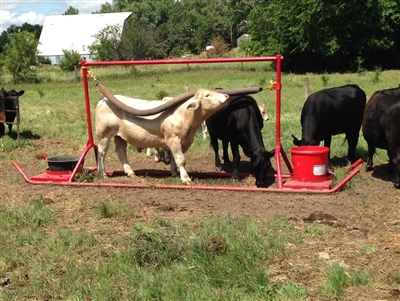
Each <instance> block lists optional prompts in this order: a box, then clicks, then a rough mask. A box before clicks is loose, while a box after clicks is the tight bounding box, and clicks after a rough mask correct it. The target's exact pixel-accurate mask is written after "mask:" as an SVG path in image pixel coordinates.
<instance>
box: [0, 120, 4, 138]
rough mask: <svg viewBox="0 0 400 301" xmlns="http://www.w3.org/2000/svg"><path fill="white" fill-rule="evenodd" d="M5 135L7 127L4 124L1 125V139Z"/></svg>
mask: <svg viewBox="0 0 400 301" xmlns="http://www.w3.org/2000/svg"><path fill="white" fill-rule="evenodd" d="M4 134H5V126H4V124H3V123H0V137H3V136H4Z"/></svg>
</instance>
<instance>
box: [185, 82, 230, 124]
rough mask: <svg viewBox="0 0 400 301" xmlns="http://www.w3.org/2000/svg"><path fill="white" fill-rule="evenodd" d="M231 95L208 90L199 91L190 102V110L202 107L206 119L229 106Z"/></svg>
mask: <svg viewBox="0 0 400 301" xmlns="http://www.w3.org/2000/svg"><path fill="white" fill-rule="evenodd" d="M228 99H229V95H228V94H222V93H219V92H216V91H212V90H207V89H198V90H197V92H196V94H195V95H194V96H193V97H192V98H191V99H190V100H189V104H188V108H189V107H190V108H194V109H197V108H198V107H201V109H202V112H203V114H204V115H205V117H206V118H208V117H209V116H211V115H212V114H214V113H215V112H217V111H219V110H220V109H222V108H223V107H224V106H225V105H227V104H228Z"/></svg>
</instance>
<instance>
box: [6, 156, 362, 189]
mask: <svg viewBox="0 0 400 301" xmlns="http://www.w3.org/2000/svg"><path fill="white" fill-rule="evenodd" d="M13 165H14V167H15V168H16V169H17V171H18V172H19V173H20V174H21V175H22V177H23V178H24V180H25V181H26V182H27V183H29V184H43V181H34V180H31V179H30V178H29V177H28V176H27V175H26V174H25V173H24V171H23V170H22V169H21V167H20V166H19V165H18V163H16V162H14V163H13ZM359 172H360V170H359V169H358V168H356V169H354V170H353V171H352V172H351V173H350V174H349V175H348V176H346V177H345V178H344V179H343V180H342V181H341V182H340V183H338V184H337V185H336V186H335V187H333V188H331V189H321V190H312V189H291V188H258V187H241V186H199V185H168V184H161V185H148V184H120V183H82V182H71V181H65V182H47V184H52V185H62V186H76V187H115V188H159V189H180V190H182V189H193V190H213V191H219V190H225V191H245V192H287V193H292V192H296V193H316V194H328V193H332V192H337V191H339V190H340V189H341V188H343V187H344V185H345V184H346V183H347V182H348V181H350V180H351V179H352V178H353V177H354V176H355V175H357V174H358V173H359Z"/></svg>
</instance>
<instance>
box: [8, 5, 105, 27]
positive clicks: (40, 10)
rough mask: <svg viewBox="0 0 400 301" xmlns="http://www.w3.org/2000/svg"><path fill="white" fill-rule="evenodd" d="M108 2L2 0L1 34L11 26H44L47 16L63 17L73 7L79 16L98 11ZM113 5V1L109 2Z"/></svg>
mask: <svg viewBox="0 0 400 301" xmlns="http://www.w3.org/2000/svg"><path fill="white" fill-rule="evenodd" d="M106 2H107V1H106V0H81V1H76V0H75V1H73V0H72V1H68V0H41V1H40V0H0V33H2V32H3V31H4V30H6V29H7V28H8V27H10V25H17V26H21V25H22V24H24V23H25V22H27V23H29V24H32V25H36V24H39V25H43V23H44V19H45V17H46V16H52V15H62V14H63V13H65V11H66V10H67V9H68V8H69V7H70V6H72V7H73V8H77V9H78V10H79V14H80V15H83V14H90V13H92V12H94V11H98V10H100V8H101V5H102V4H105V3H106ZM108 2H109V3H112V1H110V0H109V1H108Z"/></svg>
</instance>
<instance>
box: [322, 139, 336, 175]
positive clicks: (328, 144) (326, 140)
mask: <svg viewBox="0 0 400 301" xmlns="http://www.w3.org/2000/svg"><path fill="white" fill-rule="evenodd" d="M331 142H332V135H325V136H324V146H326V147H327V148H329V151H328V172H330V173H332V172H334V168H333V165H332V162H331Z"/></svg>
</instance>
